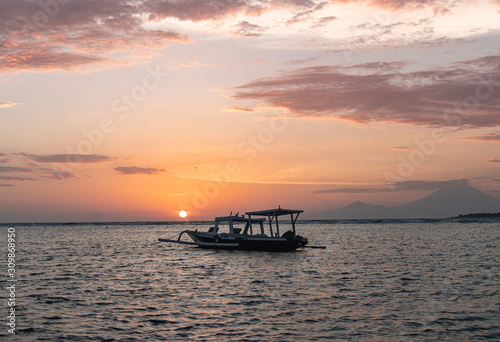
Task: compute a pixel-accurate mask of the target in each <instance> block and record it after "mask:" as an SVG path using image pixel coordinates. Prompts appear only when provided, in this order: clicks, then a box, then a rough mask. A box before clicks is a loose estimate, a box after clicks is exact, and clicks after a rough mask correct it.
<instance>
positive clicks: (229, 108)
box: [225, 106, 254, 113]
mask: <svg viewBox="0 0 500 342" xmlns="http://www.w3.org/2000/svg"><path fill="white" fill-rule="evenodd" d="M225 111H226V112H243V113H252V112H254V110H253V109H250V108H243V107H235V106H231V107H228V108H226V109H225Z"/></svg>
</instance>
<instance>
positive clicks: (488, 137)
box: [462, 133, 500, 141]
mask: <svg viewBox="0 0 500 342" xmlns="http://www.w3.org/2000/svg"><path fill="white" fill-rule="evenodd" d="M462 140H474V141H500V133H490V134H483V135H480V136H478V137H469V138H462Z"/></svg>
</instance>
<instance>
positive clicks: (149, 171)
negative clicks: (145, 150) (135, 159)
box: [113, 166, 165, 175]
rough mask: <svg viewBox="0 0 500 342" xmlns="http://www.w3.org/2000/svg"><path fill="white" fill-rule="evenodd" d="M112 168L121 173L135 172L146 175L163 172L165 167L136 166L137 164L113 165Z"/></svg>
mask: <svg viewBox="0 0 500 342" xmlns="http://www.w3.org/2000/svg"><path fill="white" fill-rule="evenodd" d="M113 170H115V171H116V173H118V174H121V175H135V174H146V175H156V174H159V173H160V172H165V169H157V168H153V167H138V166H120V167H115V168H114V169H113Z"/></svg>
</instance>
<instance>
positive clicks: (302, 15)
mask: <svg viewBox="0 0 500 342" xmlns="http://www.w3.org/2000/svg"><path fill="white" fill-rule="evenodd" d="M327 3H328V2H326V1H324V2H321V3H319V4H318V5H316V6H314V7H313V8H311V9H308V10H306V11H301V12H299V13H297V14H295V15H294V16H293V17H292V18H291V19H288V20H287V21H286V24H287V25H290V24H295V23H298V22H301V21H305V20H308V19H311V18H312V16H313V14H314V12H315V11H318V10H321V9H323V8H324V7H325V5H326V4H327ZM308 7H310V6H308Z"/></svg>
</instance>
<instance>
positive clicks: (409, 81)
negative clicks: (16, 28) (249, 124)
mask: <svg viewBox="0 0 500 342" xmlns="http://www.w3.org/2000/svg"><path fill="white" fill-rule="evenodd" d="M409 64H410V63H409V62H404V61H403V62H376V63H366V64H360V65H355V66H348V67H340V66H314V67H304V68H298V69H294V70H289V71H283V72H281V73H280V74H279V75H277V76H276V77H271V78H261V79H257V80H254V81H252V82H250V83H247V84H245V85H242V86H239V87H236V88H235V93H234V97H235V98H236V99H242V100H256V101H258V102H262V103H264V104H266V105H270V106H273V107H279V108H285V109H288V111H289V112H290V113H291V114H293V115H296V116H301V117H308V116H324V117H333V118H337V119H343V120H349V121H354V122H357V123H369V122H391V123H401V124H408V125H415V126H431V127H432V126H433V127H437V126H467V127H494V126H498V125H499V121H498V112H499V110H500V96H498V94H499V93H500V55H499V56H488V57H484V58H479V59H476V60H472V61H464V62H461V63H454V64H453V65H451V66H449V67H448V68H446V69H443V68H440V69H429V70H422V71H414V72H405V71H404V69H405V67H406V66H408V65H409Z"/></svg>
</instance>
